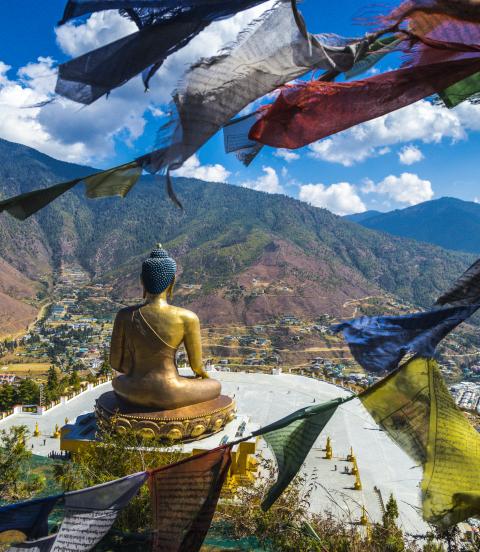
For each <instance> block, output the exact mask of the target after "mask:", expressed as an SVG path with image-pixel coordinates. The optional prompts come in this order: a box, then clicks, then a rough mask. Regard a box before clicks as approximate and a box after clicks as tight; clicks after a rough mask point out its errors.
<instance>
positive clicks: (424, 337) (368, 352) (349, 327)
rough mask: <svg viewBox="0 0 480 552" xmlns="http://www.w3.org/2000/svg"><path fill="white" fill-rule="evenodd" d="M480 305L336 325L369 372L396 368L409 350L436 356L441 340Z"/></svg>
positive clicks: (360, 319) (356, 320)
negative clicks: (436, 349)
mask: <svg viewBox="0 0 480 552" xmlns="http://www.w3.org/2000/svg"><path fill="white" fill-rule="evenodd" d="M479 306H480V305H478V304H476V305H466V306H456V307H447V308H440V309H433V310H430V311H425V312H416V313H413V314H406V315H403V316H372V317H369V316H362V317H361V318H356V319H354V320H351V321H348V322H342V323H341V324H337V325H335V326H333V328H332V329H333V331H334V332H336V333H338V332H342V333H343V335H344V337H345V340H346V341H347V343H348V346H349V347H350V351H351V352H352V355H353V356H354V358H355V360H356V361H357V362H358V363H359V364H360V365H361V366H362V367H363V368H364V369H365V370H367V372H384V371H390V370H393V369H395V368H396V367H397V366H398V364H399V362H400V361H401V359H402V358H403V357H404V356H405V355H406V354H407V353H417V354H420V355H423V356H427V357H430V356H433V355H434V353H435V348H436V346H437V345H438V344H439V342H440V341H441V340H442V339H443V338H444V337H445V336H446V335H447V334H448V333H449V332H451V331H452V330H453V329H454V328H456V327H457V326H458V325H459V324H461V323H462V322H463V321H464V320H466V319H467V318H468V317H469V316H471V315H472V314H473V313H474V312H475V311H476V310H477V309H478V308H479Z"/></svg>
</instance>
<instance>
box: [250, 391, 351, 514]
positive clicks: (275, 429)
mask: <svg viewBox="0 0 480 552" xmlns="http://www.w3.org/2000/svg"><path fill="white" fill-rule="evenodd" d="M352 398H354V397H353V396H352V397H348V398H347V399H335V400H333V401H329V402H327V403H323V404H319V405H316V406H308V407H306V408H302V409H301V410H297V411H296V412H294V413H293V414H290V415H289V416H287V417H285V418H282V419H281V420H279V421H278V422H274V423H273V424H270V425H268V426H266V427H264V428H261V429H259V430H258V431H257V432H255V433H253V435H262V436H263V438H264V439H265V440H266V441H267V443H268V445H269V446H270V448H271V449H272V451H273V453H274V455H275V458H276V461H277V467H278V478H277V482H276V483H275V484H274V485H273V487H271V489H270V490H269V491H268V493H267V496H266V497H265V498H264V500H263V502H262V509H263V510H264V511H266V510H268V509H269V508H270V507H271V506H272V504H273V503H274V502H275V501H276V500H277V498H278V497H279V496H280V495H281V494H282V492H283V491H284V490H285V489H286V488H287V486H288V485H289V484H290V482H291V481H292V479H293V478H294V477H295V476H296V475H297V473H298V472H299V470H300V468H301V467H302V464H303V463H304V461H305V458H306V457H307V455H308V453H309V452H310V449H311V448H312V447H313V445H314V443H315V441H316V440H317V438H318V436H319V435H320V433H321V431H322V430H323V428H324V427H325V426H326V425H327V422H328V421H329V420H330V418H331V417H332V416H333V414H334V413H335V411H336V409H337V408H338V406H339V405H340V404H342V403H343V402H346V401H348V400H351V399H352Z"/></svg>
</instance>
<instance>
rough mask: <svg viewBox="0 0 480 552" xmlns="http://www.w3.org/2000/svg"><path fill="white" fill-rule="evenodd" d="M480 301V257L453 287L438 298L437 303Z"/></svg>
mask: <svg viewBox="0 0 480 552" xmlns="http://www.w3.org/2000/svg"><path fill="white" fill-rule="evenodd" d="M477 303H480V259H479V260H478V261H475V262H474V263H473V265H472V266H471V267H470V268H468V269H467V270H466V271H465V272H464V273H463V274H462V275H461V276H460V278H458V280H457V281H456V282H455V283H454V284H453V285H452V287H451V288H450V289H449V290H448V291H446V292H445V293H444V294H443V295H441V296H440V297H439V298H438V299H437V305H462V304H463V305H472V304H477Z"/></svg>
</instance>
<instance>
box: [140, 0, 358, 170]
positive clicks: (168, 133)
mask: <svg viewBox="0 0 480 552" xmlns="http://www.w3.org/2000/svg"><path fill="white" fill-rule="evenodd" d="M293 7H294V8H295V4H293ZM299 17H300V16H299V14H298V13H297V12H296V10H295V9H293V10H292V5H291V3H290V2H286V1H280V2H278V3H277V4H275V5H274V6H273V8H272V9H270V10H268V11H267V12H265V13H264V14H263V15H262V16H261V17H260V18H259V19H258V20H256V21H254V22H253V23H251V24H250V26H249V27H248V28H247V29H245V30H244V31H242V32H241V33H240V34H239V36H238V39H237V42H236V43H235V44H234V45H233V46H232V47H231V48H229V49H226V50H225V51H223V52H222V53H221V54H219V55H217V56H214V57H212V58H209V59H203V60H200V61H198V62H197V63H195V64H193V65H192V67H191V68H190V69H189V70H188V71H187V72H186V74H185V75H184V77H183V79H182V82H181V83H180V85H179V87H178V89H177V93H176V96H175V98H174V104H173V105H172V107H171V116H170V118H169V120H168V122H167V123H166V124H165V125H164V126H163V127H162V128H161V129H160V131H159V135H158V140H157V148H158V149H157V150H156V151H155V152H153V153H151V154H148V155H146V156H144V157H143V158H141V159H139V161H141V162H143V166H144V168H145V169H146V170H149V171H150V172H157V171H159V170H165V169H166V168H167V167H169V166H170V167H171V168H172V169H175V168H179V167H180V166H181V165H182V163H184V162H185V161H186V160H187V159H188V158H189V157H191V156H192V155H193V154H194V153H195V152H196V151H197V150H198V149H199V148H200V147H201V146H202V145H203V144H204V143H205V142H207V141H208V140H209V139H210V138H211V137H212V136H213V135H214V134H215V133H216V132H217V131H218V130H220V129H221V128H222V127H224V126H225V125H226V124H227V123H228V122H229V121H230V120H231V119H232V117H234V116H235V115H237V114H238V113H239V112H240V111H241V110H242V109H243V108H245V107H246V106H247V105H249V104H250V103H251V102H253V101H254V100H257V99H258V98H261V97H263V96H265V95H266V94H268V93H269V92H272V91H273V90H275V89H276V88H277V87H278V86H280V85H282V84H284V83H286V82H289V81H291V80H293V79H295V78H297V77H300V76H301V75H304V74H305V73H307V72H309V71H310V70H312V69H325V70H330V69H335V70H339V71H343V70H347V69H350V68H351V67H352V66H353V64H354V63H355V61H356V60H357V59H358V57H359V56H361V55H363V52H364V50H365V49H366V47H367V44H368V43H367V41H366V40H353V39H345V38H342V37H338V36H334V35H312V34H310V33H308V32H307V31H306V29H305V28H304V27H303V26H301V25H300V24H299V21H300V19H299Z"/></svg>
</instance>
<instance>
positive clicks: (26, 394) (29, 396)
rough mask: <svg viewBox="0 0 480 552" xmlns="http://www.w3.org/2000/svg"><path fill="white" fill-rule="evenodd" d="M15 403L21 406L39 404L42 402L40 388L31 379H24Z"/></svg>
mask: <svg viewBox="0 0 480 552" xmlns="http://www.w3.org/2000/svg"><path fill="white" fill-rule="evenodd" d="M15 401H16V402H18V403H19V404H38V403H39V402H40V388H39V386H38V384H37V383H35V382H34V381H33V380H32V379H30V378H25V379H23V380H22V381H21V382H20V384H19V385H18V387H17V389H16V393H15Z"/></svg>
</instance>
